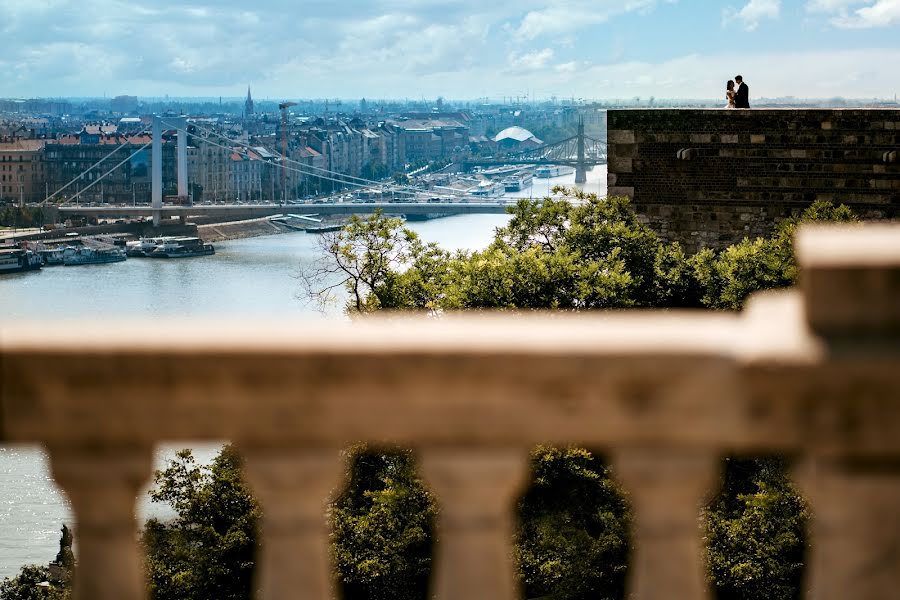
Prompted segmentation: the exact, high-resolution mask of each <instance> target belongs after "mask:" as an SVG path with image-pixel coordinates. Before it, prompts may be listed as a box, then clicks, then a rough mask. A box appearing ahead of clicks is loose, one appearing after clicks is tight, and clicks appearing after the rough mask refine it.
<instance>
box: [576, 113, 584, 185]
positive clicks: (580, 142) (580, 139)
mask: <svg viewBox="0 0 900 600" xmlns="http://www.w3.org/2000/svg"><path fill="white" fill-rule="evenodd" d="M575 143H576V145H577V149H578V158H577V160H576V161H575V183H587V166H586V165H585V164H584V117H579V118H578V136H577V138H576V140H575Z"/></svg>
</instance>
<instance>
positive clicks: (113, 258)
mask: <svg viewBox="0 0 900 600" xmlns="http://www.w3.org/2000/svg"><path fill="white" fill-rule="evenodd" d="M126 258H127V257H126V256H125V251H124V250H122V249H121V248H117V247H115V246H111V247H109V248H92V247H90V246H69V247H68V248H66V250H65V252H64V253H63V264H64V265H65V266H67V267H71V266H75V265H103V264H106V263H114V262H122V261H123V260H125V259H126Z"/></svg>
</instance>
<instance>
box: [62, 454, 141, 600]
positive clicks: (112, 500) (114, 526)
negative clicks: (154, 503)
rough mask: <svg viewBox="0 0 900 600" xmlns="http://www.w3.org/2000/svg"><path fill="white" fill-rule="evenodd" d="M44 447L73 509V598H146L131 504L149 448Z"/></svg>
mask: <svg viewBox="0 0 900 600" xmlns="http://www.w3.org/2000/svg"><path fill="white" fill-rule="evenodd" d="M48 450H49V453H50V468H51V471H52V473H53V477H54V478H55V479H56V482H57V483H58V484H59V486H60V487H61V488H62V489H63V490H64V491H65V492H66V494H67V495H68V497H69V501H70V502H71V503H72V509H73V510H74V512H75V544H76V547H77V550H78V552H77V567H76V570H75V574H74V578H75V582H74V586H75V589H74V592H75V594H74V597H75V600H140V599H142V598H144V595H145V584H144V577H143V568H142V565H141V555H140V550H139V548H138V540H137V529H136V520H135V516H134V510H135V500H136V498H137V494H138V491H139V490H140V489H141V488H142V487H143V485H144V484H145V483H146V482H147V479H148V478H149V477H150V473H151V471H152V467H153V451H152V448H151V447H150V446H140V445H124V444H123V445H72V446H68V445H67V446H63V445H59V446H53V445H51V446H50V447H49V448H48Z"/></svg>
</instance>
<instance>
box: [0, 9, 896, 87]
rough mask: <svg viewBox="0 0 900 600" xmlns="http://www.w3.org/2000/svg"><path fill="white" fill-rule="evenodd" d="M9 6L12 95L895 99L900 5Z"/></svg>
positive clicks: (4, 12)
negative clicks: (744, 90)
mask: <svg viewBox="0 0 900 600" xmlns="http://www.w3.org/2000/svg"><path fill="white" fill-rule="evenodd" d="M166 4H167V3H166V2H158V3H155V6H153V7H148V6H139V5H129V4H125V3H123V2H121V1H120V0H88V1H85V2H79V3H75V2H71V1H65V0H43V1H35V2H30V3H22V2H18V1H16V0H0V23H3V25H2V26H0V27H2V29H0V30H2V32H3V34H4V39H5V44H4V46H5V49H6V51H5V52H4V57H2V58H0V68H2V69H3V70H4V72H5V73H7V74H8V75H7V76H6V77H4V81H3V83H2V84H0V97H60V96H71V97H101V96H103V95H104V94H105V95H106V96H109V97H112V96H116V95H122V94H130V95H137V96H142V97H153V98H162V97H164V96H166V95H169V96H172V97H213V98H215V97H218V96H220V95H221V96H227V97H239V96H240V95H241V91H242V90H243V91H245V90H246V86H247V84H248V83H249V84H251V85H252V86H253V91H254V97H258V98H261V99H262V98H280V97H291V98H295V97H305V98H326V97H340V98H359V97H363V96H365V97H367V98H371V99H375V100H377V99H380V98H412V99H417V98H421V97H430V98H434V97H437V96H444V97H446V98H458V99H465V98H472V99H474V98H480V97H491V98H501V97H504V96H505V97H524V96H530V97H532V98H535V99H546V98H549V97H551V96H557V97H560V98H570V97H576V98H632V97H635V96H640V97H644V98H647V97H649V96H656V97H657V98H671V99H681V98H716V97H718V96H719V94H720V91H721V90H722V89H723V88H724V82H725V80H726V79H729V78H731V77H733V76H734V75H735V74H736V73H738V72H740V73H742V74H743V75H744V76H745V78H746V80H747V81H748V83H749V84H750V85H751V90H752V94H753V95H754V97H770V98H772V97H782V96H794V97H798V98H831V97H836V96H840V97H847V98H872V97H880V98H893V97H894V96H895V94H896V93H897V92H898V90H900V83H897V82H895V81H894V79H895V74H894V71H895V70H896V68H895V66H894V65H896V64H897V63H898V62H900V41H898V40H900V36H897V33H898V29H900V0H794V1H788V0H784V1H781V0H749V1H747V0H738V1H736V2H723V3H721V4H718V5H716V6H715V7H710V6H708V5H707V6H696V5H692V4H688V3H687V2H684V1H681V2H679V1H677V0H629V1H627V2H613V1H612V0H609V1H607V0H601V1H593V2H586V1H582V0H571V1H568V2H546V1H545V2H531V1H529V0H525V1H522V2H515V3H513V2H507V1H505V0H500V1H498V2H495V3H492V4H485V3H477V2H474V1H472V0H460V1H457V2H442V1H437V0H428V1H426V2H421V1H420V2H414V1H413V0H382V1H380V2H371V3H362V2H356V1H348V2H341V3H339V4H329V3H326V2H324V1H321V0H313V1H312V2H308V3H305V4H304V5H303V7H298V6H297V5H296V4H294V3H291V2H288V1H287V0H274V1H273V2H269V3H267V5H266V7H265V8H260V9H253V8H248V6H247V5H246V4H242V3H237V2H234V1H233V0H223V1H222V2H218V3H215V4H214V3H211V2H195V3H192V4H191V5H188V6H182V5H180V4H177V3H171V4H170V5H169V6H166Z"/></svg>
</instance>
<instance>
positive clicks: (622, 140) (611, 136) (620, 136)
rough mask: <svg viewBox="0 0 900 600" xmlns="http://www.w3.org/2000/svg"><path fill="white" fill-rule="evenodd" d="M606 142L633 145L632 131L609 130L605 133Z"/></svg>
mask: <svg viewBox="0 0 900 600" xmlns="http://www.w3.org/2000/svg"><path fill="white" fill-rule="evenodd" d="M607 141H608V142H609V143H610V144H634V143H635V139H634V130H631V129H610V130H609V132H608V133H607Z"/></svg>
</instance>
